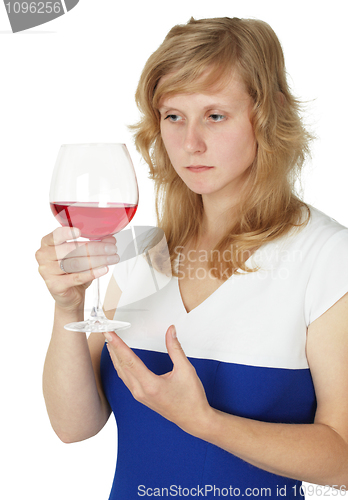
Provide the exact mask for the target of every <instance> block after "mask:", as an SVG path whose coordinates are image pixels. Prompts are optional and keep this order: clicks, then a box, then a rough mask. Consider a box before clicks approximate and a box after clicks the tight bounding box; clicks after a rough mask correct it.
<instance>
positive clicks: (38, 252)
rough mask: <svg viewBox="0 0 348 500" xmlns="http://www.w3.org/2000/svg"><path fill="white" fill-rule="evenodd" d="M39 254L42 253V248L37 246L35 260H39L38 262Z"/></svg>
mask: <svg viewBox="0 0 348 500" xmlns="http://www.w3.org/2000/svg"><path fill="white" fill-rule="evenodd" d="M41 255H42V250H41V248H39V250H37V251H36V252H35V259H36V260H37V262H39V263H40V260H41Z"/></svg>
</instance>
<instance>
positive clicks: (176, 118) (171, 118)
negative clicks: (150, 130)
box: [165, 115, 181, 123]
mask: <svg viewBox="0 0 348 500" xmlns="http://www.w3.org/2000/svg"><path fill="white" fill-rule="evenodd" d="M168 119H169V121H170V122H173V123H175V122H178V121H180V120H181V116H180V115H167V116H166V117H165V120H168Z"/></svg>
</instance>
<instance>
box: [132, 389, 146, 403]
mask: <svg viewBox="0 0 348 500" xmlns="http://www.w3.org/2000/svg"><path fill="white" fill-rule="evenodd" d="M132 395H133V398H134V399H135V400H136V401H139V403H142V402H143V401H145V397H144V392H143V391H142V389H141V387H139V386H138V387H134V388H133V389H132Z"/></svg>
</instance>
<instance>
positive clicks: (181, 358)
mask: <svg viewBox="0 0 348 500" xmlns="http://www.w3.org/2000/svg"><path fill="white" fill-rule="evenodd" d="M166 345H167V351H168V354H169V356H170V359H171V360H172V361H173V364H174V365H176V366H179V365H180V364H182V363H183V362H184V363H185V362H187V361H188V359H187V357H186V355H185V353H184V351H183V348H182V347H181V344H180V342H179V341H178V338H177V336H176V330H175V326H174V325H171V326H170V327H169V328H168V330H167V333H166Z"/></svg>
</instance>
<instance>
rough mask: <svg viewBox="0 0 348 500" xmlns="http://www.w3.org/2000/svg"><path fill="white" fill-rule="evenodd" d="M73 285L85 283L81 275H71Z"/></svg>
mask: <svg viewBox="0 0 348 500" xmlns="http://www.w3.org/2000/svg"><path fill="white" fill-rule="evenodd" d="M71 277H72V281H73V284H75V285H81V284H82V283H83V279H82V275H81V273H74V274H71Z"/></svg>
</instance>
